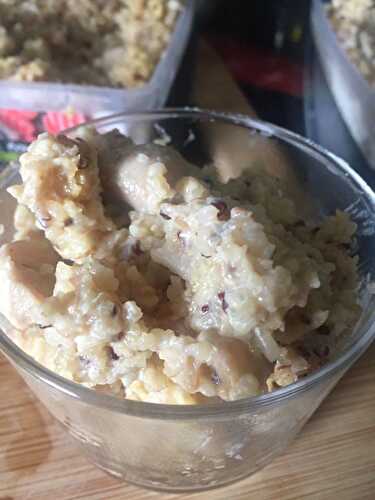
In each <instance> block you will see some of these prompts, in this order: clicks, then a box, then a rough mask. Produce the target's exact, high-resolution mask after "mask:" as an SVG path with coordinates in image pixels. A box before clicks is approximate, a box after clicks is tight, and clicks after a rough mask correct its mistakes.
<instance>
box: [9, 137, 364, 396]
mask: <svg viewBox="0 0 375 500" xmlns="http://www.w3.org/2000/svg"><path fill="white" fill-rule="evenodd" d="M20 163H21V168H20V174H21V177H22V184H20V185H18V186H13V187H11V188H10V189H9V192H10V193H11V194H12V195H13V196H15V198H16V199H17V201H18V207H17V210H16V213H15V219H14V221H15V237H14V241H13V242H10V243H7V244H5V245H3V247H2V248H1V249H0V295H1V297H2V300H1V302H0V311H1V312H2V314H4V315H5V316H6V317H7V319H8V321H9V322H10V323H11V325H12V326H13V329H12V333H10V334H11V335H12V337H13V339H14V340H15V342H16V343H17V344H18V345H19V346H20V347H21V348H22V349H24V350H25V351H26V352H27V353H28V354H30V355H31V356H32V357H34V358H35V359H36V360H37V361H38V362H40V363H41V364H43V365H45V366H46V367H48V368H49V369H51V370H53V371H55V372H56V373H58V374H60V375H62V376H63V377H66V378H68V379H70V380H72V381H75V382H78V383H80V384H84V385H85V386H87V387H90V388H94V389H97V390H100V391H107V392H109V393H111V394H114V395H116V396H118V397H124V398H129V399H135V400H139V401H148V402H155V403H173V404H198V403H204V402H209V401H215V400H226V401H232V400H236V399H239V398H243V397H248V396H255V395H258V394H261V393H264V392H267V391H273V390H275V389H277V388H279V387H283V386H287V385H289V384H291V383H293V382H296V381H297V380H298V379H300V378H301V377H304V376H305V375H307V374H308V373H310V372H312V371H313V370H316V369H319V367H321V366H322V365H323V364H324V363H326V362H327V361H328V360H329V359H330V357H331V356H332V355H333V354H334V352H335V347H336V344H337V343H338V341H339V340H340V339H341V338H342V337H343V336H344V335H345V334H348V333H349V332H350V331H351V329H352V328H353V326H354V325H355V323H356V321H357V319H358V316H359V313H360V308H359V306H358V305H357V283H358V280H357V259H356V258H355V257H352V256H351V255H350V254H349V247H350V243H351V240H352V237H353V235H354V233H355V230H356V226H355V224H354V223H353V222H351V220H350V218H349V216H348V215H347V214H345V213H342V212H337V213H336V214H333V215H331V216H329V217H326V218H325V219H324V220H322V221H321V223H319V224H317V223H316V221H315V222H312V221H309V220H303V219H302V218H301V216H300V211H299V210H298V209H297V207H296V206H295V204H294V202H293V200H292V199H291V198H290V197H289V196H288V194H287V186H284V185H283V181H282V180H281V179H278V178H276V177H270V176H269V175H266V174H265V173H264V171H262V169H261V167H260V166H258V167H257V168H251V169H249V171H248V172H247V173H246V174H244V176H243V177H241V178H239V179H236V180H232V181H230V182H228V183H226V184H222V183H221V182H220V181H219V180H218V178H216V177H215V169H214V167H213V166H212V165H211V166H209V167H205V168H204V169H199V168H198V167H195V166H193V165H190V164H189V163H188V162H187V161H186V160H185V159H183V158H182V157H181V156H180V154H179V153H178V152H177V151H175V150H173V149H172V148H171V147H169V146H161V145H156V144H146V145H141V146H140V145H135V144H134V143H133V142H132V141H131V140H130V139H129V138H127V137H125V136H123V135H121V134H120V133H119V132H117V131H112V132H108V133H106V134H104V135H100V134H98V133H97V132H96V131H95V130H93V129H89V128H81V129H80V130H79V131H78V132H76V133H75V135H74V136H71V137H66V136H64V135H59V136H56V137H55V136H52V135H48V134H42V135H40V136H39V138H38V139H37V140H36V141H35V142H34V143H32V144H31V145H30V147H29V149H28V152H27V153H25V154H24V155H22V157H21V160H20ZM208 181H209V182H208ZM108 199H110V200H111V202H112V205H113V204H115V205H116V206H117V213H118V212H119V210H118V207H122V209H121V210H120V212H123V214H122V215H123V217H117V215H118V214H117V215H116V216H115V215H114V212H113V210H112V209H111V207H110V205H108V203H107V202H106V203H103V200H108Z"/></svg>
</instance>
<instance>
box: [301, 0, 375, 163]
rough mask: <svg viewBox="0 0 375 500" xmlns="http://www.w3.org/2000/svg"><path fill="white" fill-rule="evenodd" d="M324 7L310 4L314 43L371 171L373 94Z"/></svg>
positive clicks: (374, 150)
mask: <svg viewBox="0 0 375 500" xmlns="http://www.w3.org/2000/svg"><path fill="white" fill-rule="evenodd" d="M324 3H325V2H322V0H313V4H312V11H311V27H312V34H313V39H314V43H315V46H316V48H317V51H318V54H319V58H320V61H321V64H322V67H323V70H324V73H325V77H326V79H327V82H328V85H329V87H330V89H331V92H332V94H333V96H334V98H335V101H336V104H337V107H338V108H339V110H340V113H341V114H342V117H343V119H344V121H345V123H346V125H347V127H348V128H349V130H350V133H351V134H352V136H353V138H354V140H355V141H356V143H357V144H358V146H359V147H360V149H361V150H362V152H363V154H364V156H365V157H366V158H367V160H368V162H369V164H370V166H371V167H372V168H375V127H374V122H375V92H374V90H373V89H372V88H371V87H370V85H369V84H368V82H367V81H366V80H365V78H363V76H362V75H361V73H360V72H359V70H358V69H357V68H356V66H355V65H353V64H352V63H351V61H350V60H349V58H348V56H347V54H346V52H345V50H344V49H343V48H342V47H341V45H340V43H339V41H338V39H337V36H336V33H335V32H334V30H333V28H332V26H331V23H330V21H329V19H328V18H327V15H326V12H325V9H324Z"/></svg>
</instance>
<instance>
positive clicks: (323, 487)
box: [0, 346, 375, 500]
mask: <svg viewBox="0 0 375 500" xmlns="http://www.w3.org/2000/svg"><path fill="white" fill-rule="evenodd" d="M86 498H87V499H95V500H110V499H113V500H115V499H116V500H146V499H155V500H187V499H192V500H196V499H197V500H198V499H201V498H202V499H204V500H240V499H241V500H252V499H256V500H292V499H293V500H304V499H314V500H374V498H375V346H374V347H372V348H371V349H370V350H369V351H368V352H367V354H366V355H365V356H364V357H363V358H362V359H361V360H360V361H359V362H358V363H357V364H356V366H355V367H354V368H352V369H351V370H350V371H349V372H348V373H347V375H346V376H345V377H344V378H343V379H342V380H341V382H339V384H338V386H337V387H336V389H335V390H334V391H333V393H332V394H331V395H330V396H329V397H328V399H327V400H326V401H325V402H324V403H323V405H322V406H321V408H320V409H319V410H318V411H317V413H316V414H315V415H314V416H313V417H312V419H311V420H310V421H309V422H308V423H307V425H306V427H305V428H304V430H303V431H302V433H301V434H300V436H299V437H298V438H297V440H296V441H295V442H294V444H292V446H291V447H290V448H289V450H288V451H287V452H286V453H285V454H284V455H283V456H282V457H280V458H278V459H276V460H275V461H274V462H273V463H272V464H271V465H269V466H268V467H266V468H265V469H264V470H263V471H261V472H259V473H257V474H256V475H254V476H253V477H250V478H249V479H246V480H244V481H242V482H240V483H237V484H236V485H233V486H230V487H228V488H222V489H219V490H213V491H210V492H204V493H197V494H181V495H170V494H165V495H164V494H161V493H152V492H149V491H146V490H142V489H140V488H136V487H133V486H130V485H127V484H124V483H120V482H119V481H118V480H116V479H113V478H111V477H109V476H107V475H105V474H104V473H103V472H101V471H100V470H98V469H96V468H95V467H93V466H91V465H90V464H89V463H88V462H87V461H86V460H85V459H84V458H83V457H81V456H80V455H79V453H78V452H77V451H76V450H75V448H74V446H73V445H72V444H71V443H70V441H69V439H67V437H66V435H65V433H64V432H63V431H62V430H61V429H60V426H59V425H58V424H57V423H56V422H54V421H53V420H52V418H51V417H50V416H49V415H48V413H47V412H46V410H44V408H43V407H42V406H41V405H40V404H39V403H38V402H37V401H36V400H35V399H34V398H33V396H32V395H31V393H30V392H29V390H28V389H27V388H26V387H25V384H24V383H23V381H22V380H21V378H20V377H19V376H18V375H17V374H16V372H15V371H14V369H13V368H11V367H10V365H9V364H8V363H7V362H6V361H5V359H4V358H2V357H1V358H0V500H68V499H69V500H73V499H86Z"/></svg>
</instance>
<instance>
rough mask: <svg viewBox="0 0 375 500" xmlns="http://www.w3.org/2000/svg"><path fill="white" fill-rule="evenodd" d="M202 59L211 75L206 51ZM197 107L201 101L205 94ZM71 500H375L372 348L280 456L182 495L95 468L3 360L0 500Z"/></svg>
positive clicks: (240, 107) (237, 105)
mask: <svg viewBox="0 0 375 500" xmlns="http://www.w3.org/2000/svg"><path fill="white" fill-rule="evenodd" d="M204 57H205V59H204V67H205V68H206V70H207V71H209V68H210V65H209V59H208V60H207V57H209V55H207V51H206V52H205V55H204ZM200 60H201V62H202V61H203V58H202V57H201V58H200ZM212 61H213V63H212V70H213V71H215V72H216V74H215V75H214V74H213V73H211V81H213V82H216V83H218V78H219V76H220V75H219V74H218V72H220V71H221V72H222V78H223V79H224V80H225V81H226V82H228V81H230V80H229V79H228V76H227V75H225V74H224V73H223V69H222V68H221V66H220V64H219V63H218V60H217V59H216V58H215V60H214V59H212ZM214 67H215V68H216V69H214ZM228 85H229V84H228ZM218 87H220V85H218ZM229 87H230V85H229ZM198 88H199V87H198ZM225 93H226V100H225V108H226V109H227V110H229V109H235V110H236V111H245V112H246V111H248V112H251V110H250V108H248V107H246V106H245V103H244V100H243V99H242V97H241V95H240V94H239V93H238V92H236V91H234V92H233V94H232V95H233V99H232V100H231V99H230V98H229V90H228V87H226V90H225ZM212 94H213V92H212V86H211V87H210V86H209V85H208V87H207V95H209V96H210V102H209V104H210V107H219V104H220V101H221V98H220V96H219V95H217V96H216V100H215V99H213V98H212ZM221 102H223V101H221ZM197 103H199V104H201V105H202V104H204V103H205V96H204V95H203V96H202V98H197ZM206 103H207V101H206ZM73 499H75V500H77V499H92V500H112V499H113V500H151V499H155V500H188V499H191V500H197V499H204V500H252V499H256V500H304V499H311V500H374V499H375V346H373V347H372V348H370V349H369V351H368V352H367V353H366V354H365V355H364V356H363V358H362V359H361V360H360V361H359V362H358V363H357V364H356V365H355V366H354V367H353V368H352V369H351V370H350V371H349V372H348V373H347V374H346V376H345V377H344V378H343V379H342V380H341V381H340V382H339V384H338V385H337V387H336V388H335V390H334V391H333V392H332V394H331V395H330V396H329V397H328V398H327V399H326V401H325V402H324V403H323V404H322V406H321V407H320V408H319V410H318V411H317V412H316V413H315V415H314V416H313V417H312V419H311V420H310V421H309V422H308V423H307V425H306V426H305V428H304V429H303V431H302V433H301V434H300V436H299V437H298V438H297V439H296V441H295V442H294V443H293V444H292V445H291V446H290V448H289V449H288V451H287V452H286V453H285V454H284V455H283V456H281V457H279V458H277V459H276V460H275V461H274V462H273V463H272V464H270V465H269V466H268V467H266V468H265V469H263V470H262V471H260V472H258V473H257V474H255V475H254V476H252V477H250V478H248V479H246V480H244V481H241V482H239V483H237V484H235V485H233V486H230V487H227V488H222V489H219V490H213V491H210V492H204V493H196V494H180V495H175V494H162V493H154V492H150V491H146V490H142V489H140V488H136V487H134V486H131V485H127V484H125V483H121V482H119V481H118V480H116V479H114V478H111V477H109V476H107V475H106V474H104V473H103V472H101V471H100V470H98V469H97V468H95V467H94V466H92V465H90V464H89V463H88V462H87V461H86V460H85V459H84V458H83V457H82V456H81V455H80V454H79V453H78V451H76V449H75V447H74V445H73V444H72V443H71V442H70V440H69V438H68V437H67V436H66V434H65V433H64V432H63V431H62V429H61V428H60V426H59V424H58V423H57V422H55V421H54V420H53V419H52V417H51V416H50V415H49V414H48V413H47V411H46V410H45V409H44V408H43V407H42V406H41V404H39V403H38V401H36V399H35V398H34V397H33V395H32V393H31V392H30V391H29V390H28V389H27V387H26V386H25V384H24V382H23V381H22V379H21V378H20V377H19V376H18V375H17V373H16V372H15V370H14V369H13V368H12V367H11V366H10V365H9V363H8V362H7V361H6V360H5V359H4V358H3V357H1V356H0V500H73Z"/></svg>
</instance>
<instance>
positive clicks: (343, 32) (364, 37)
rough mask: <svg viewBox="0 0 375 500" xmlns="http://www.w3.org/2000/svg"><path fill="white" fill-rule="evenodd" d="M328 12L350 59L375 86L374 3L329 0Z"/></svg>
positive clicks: (369, 1)
mask: <svg viewBox="0 0 375 500" xmlns="http://www.w3.org/2000/svg"><path fill="white" fill-rule="evenodd" d="M327 10H328V15H329V18H330V20H331V23H332V25H333V28H334V30H335V31H336V33H337V36H338V39H339V42H340V44H341V45H342V46H343V48H344V49H345V50H346V52H347V54H348V56H349V58H350V60H351V61H352V62H353V64H355V65H356V66H357V68H358V69H359V71H360V72H361V73H362V74H363V76H364V77H365V78H366V79H367V80H368V82H369V83H370V84H371V85H375V1H374V0H332V2H331V3H330V4H329V6H328V7H327Z"/></svg>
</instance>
